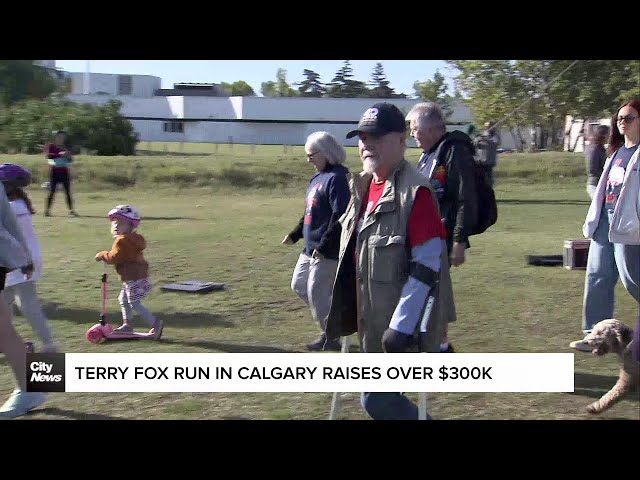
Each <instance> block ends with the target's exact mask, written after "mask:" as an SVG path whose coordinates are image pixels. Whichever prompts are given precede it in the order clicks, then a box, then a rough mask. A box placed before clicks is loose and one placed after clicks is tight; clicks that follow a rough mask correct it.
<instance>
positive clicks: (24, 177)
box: [0, 163, 31, 188]
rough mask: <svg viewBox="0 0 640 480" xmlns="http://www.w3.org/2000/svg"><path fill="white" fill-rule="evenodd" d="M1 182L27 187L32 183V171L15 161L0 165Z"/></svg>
mask: <svg viewBox="0 0 640 480" xmlns="http://www.w3.org/2000/svg"><path fill="white" fill-rule="evenodd" d="M0 182H2V183H5V184H7V185H10V186H12V187H20V188H22V187H26V186H27V185H29V184H30V183H31V172H30V171H29V170H27V169H26V168H24V167H22V166H20V165H16V164H15V163H3V164H2V165H0Z"/></svg>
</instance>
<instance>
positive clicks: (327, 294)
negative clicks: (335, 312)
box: [291, 252, 338, 332]
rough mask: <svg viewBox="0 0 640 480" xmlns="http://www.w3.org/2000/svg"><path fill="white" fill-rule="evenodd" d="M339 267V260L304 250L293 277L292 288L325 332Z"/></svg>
mask: <svg viewBox="0 0 640 480" xmlns="http://www.w3.org/2000/svg"><path fill="white" fill-rule="evenodd" d="M337 269H338V261H337V260H331V259H328V258H319V259H316V258H313V257H311V256H309V255H307V254H306V253H304V252H303V253H301V254H300V257H298V263H296V267H295V269H294V271H293V278H292V279H291V289H292V290H293V291H294V292H296V293H297V294H298V296H299V297H300V298H301V299H302V300H303V301H304V303H306V304H307V305H308V306H309V308H310V309H311V314H312V315H313V318H314V319H315V320H316V321H317V322H318V325H319V326H320V329H321V330H322V331H323V332H324V330H325V325H326V322H327V316H328V315H329V309H330V308H331V292H332V290H333V280H334V279H335V276H336V270H337Z"/></svg>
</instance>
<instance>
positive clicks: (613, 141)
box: [609, 98, 640, 155]
mask: <svg viewBox="0 0 640 480" xmlns="http://www.w3.org/2000/svg"><path fill="white" fill-rule="evenodd" d="M623 107H631V108H633V109H634V110H635V111H636V113H637V114H638V115H640V99H638V98H635V99H633V100H629V101H628V102H626V103H623V104H622V105H620V107H619V108H618V110H616V114H615V115H614V116H613V117H612V118H611V132H610V134H609V155H612V154H613V153H614V152H615V151H616V150H618V149H619V148H620V147H621V146H622V145H624V135H622V134H621V133H620V131H619V130H618V113H619V112H620V110H622V108H623Z"/></svg>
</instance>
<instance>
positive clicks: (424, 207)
mask: <svg viewBox="0 0 640 480" xmlns="http://www.w3.org/2000/svg"><path fill="white" fill-rule="evenodd" d="M436 237H440V238H447V231H446V229H445V228H444V225H443V223H442V220H441V219H440V215H439V214H438V209H437V208H436V204H435V202H434V200H433V197H432V196H431V192H430V191H429V189H427V188H424V187H421V188H419V189H418V193H416V199H415V201H414V202H413V209H412V210H411V216H410V217H409V246H410V247H411V248H413V247H415V246H417V245H421V244H423V243H424V242H426V241H427V240H431V239H432V238H436Z"/></svg>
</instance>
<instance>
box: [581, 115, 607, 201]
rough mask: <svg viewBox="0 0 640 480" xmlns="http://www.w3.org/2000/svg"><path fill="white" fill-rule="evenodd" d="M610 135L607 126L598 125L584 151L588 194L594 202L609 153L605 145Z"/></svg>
mask: <svg viewBox="0 0 640 480" xmlns="http://www.w3.org/2000/svg"><path fill="white" fill-rule="evenodd" d="M608 135H609V128H608V127H607V126H606V125H598V126H597V127H596V128H595V129H594V130H593V132H592V133H591V137H590V138H589V145H587V146H586V148H585V149H584V156H585V160H586V163H587V193H588V194H589V198H590V199H592V200H593V195H594V193H595V191H596V187H597V186H598V180H600V175H602V170H603V169H604V162H605V161H606V160H607V152H606V150H605V149H604V144H605V143H606V141H607V136H608Z"/></svg>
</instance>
